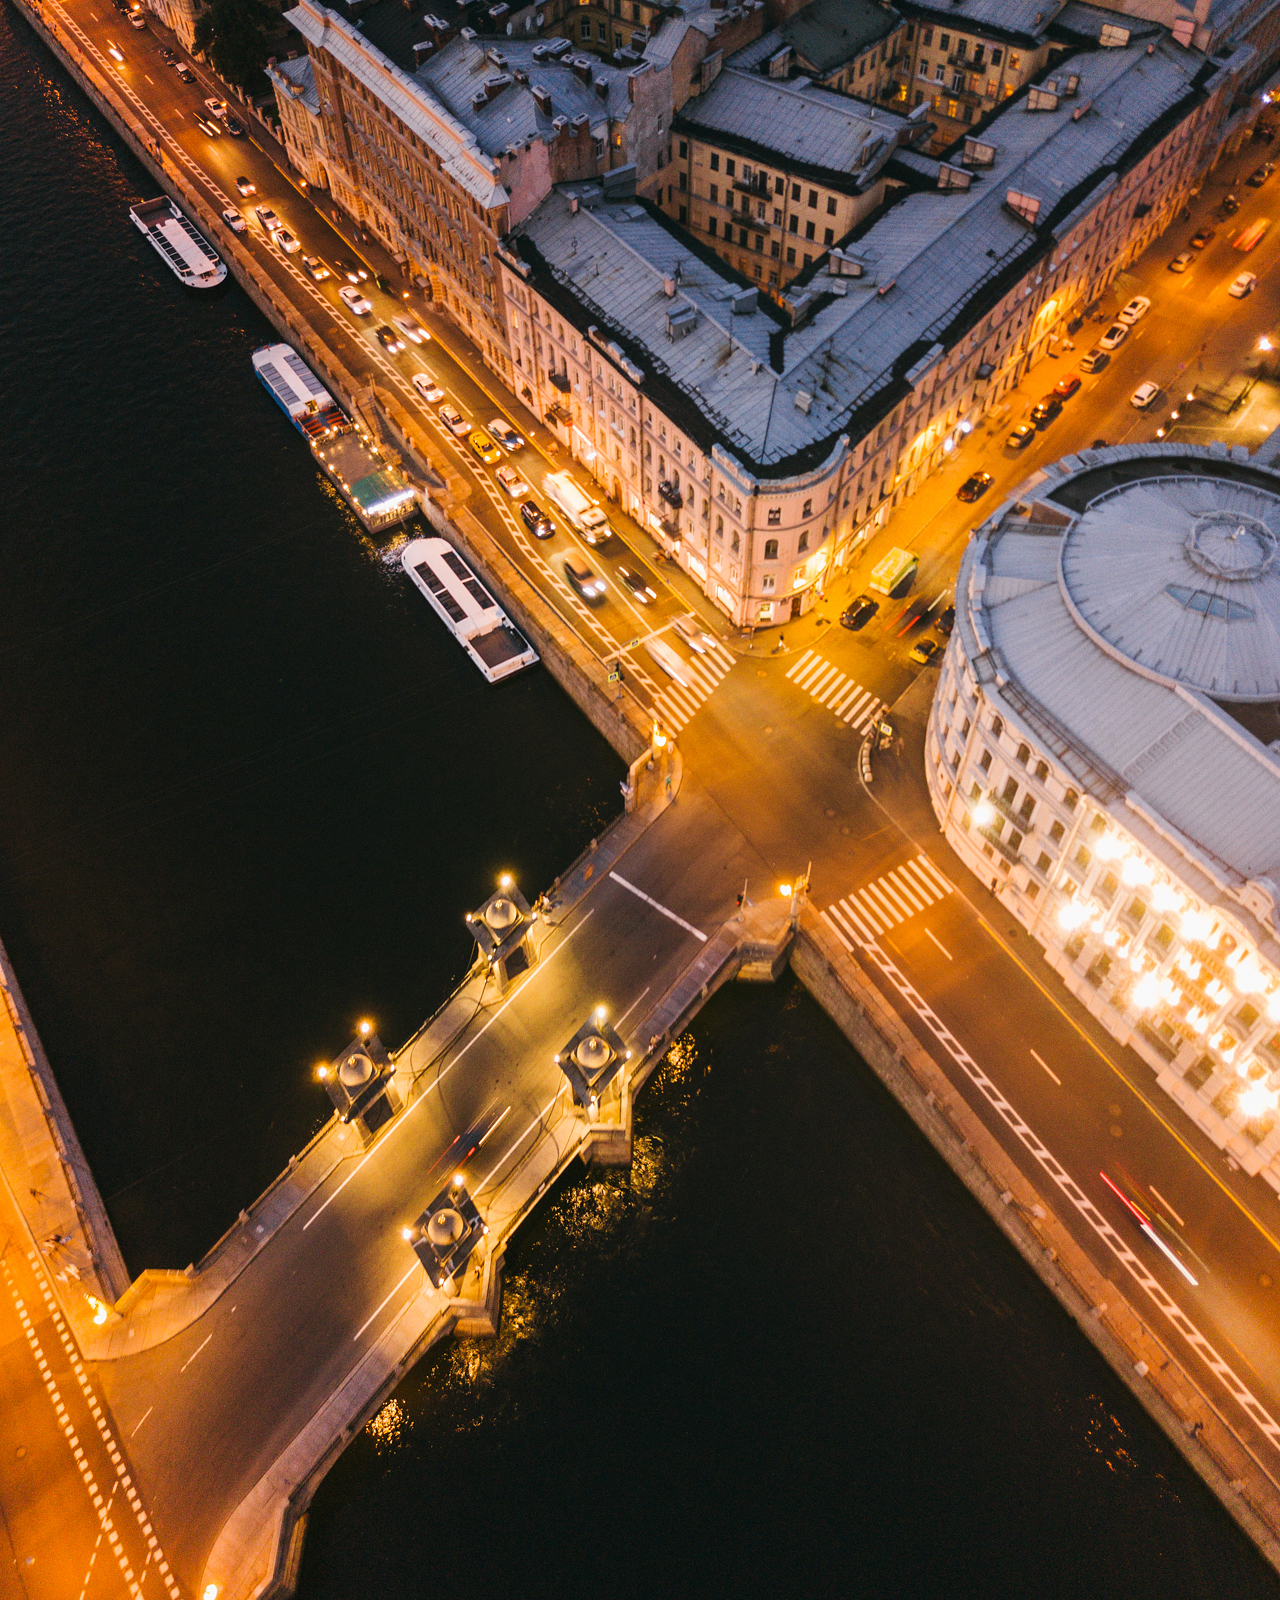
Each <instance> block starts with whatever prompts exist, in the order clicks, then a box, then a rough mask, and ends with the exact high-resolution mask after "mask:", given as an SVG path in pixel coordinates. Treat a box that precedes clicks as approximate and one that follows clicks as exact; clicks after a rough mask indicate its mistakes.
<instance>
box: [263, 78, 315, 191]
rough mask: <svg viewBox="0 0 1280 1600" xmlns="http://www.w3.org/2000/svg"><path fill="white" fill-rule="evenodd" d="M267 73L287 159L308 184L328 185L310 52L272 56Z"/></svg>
mask: <svg viewBox="0 0 1280 1600" xmlns="http://www.w3.org/2000/svg"><path fill="white" fill-rule="evenodd" d="M267 76H268V77H269V78H270V79H271V86H272V88H273V89H274V90H275V96H276V108H277V110H278V111H279V113H280V132H281V135H282V137H283V139H284V147H285V149H286V150H287V151H288V153H289V160H290V162H291V163H292V164H293V166H294V167H295V168H296V169H297V171H298V172H300V173H301V174H302V176H303V177H304V178H305V179H306V181H307V183H308V184H310V185H312V186H313V187H315V188H318V189H326V188H328V186H329V184H328V176H327V172H326V169H325V164H324V157H325V143H324V122H323V121H322V119H321V116H320V97H319V96H318V95H317V94H316V80H315V74H314V72H312V70H311V58H310V56H299V57H297V58H296V59H294V60H292V61H276V60H274V59H273V60H271V61H269V62H268V63H267Z"/></svg>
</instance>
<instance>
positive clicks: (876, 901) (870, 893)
mask: <svg viewBox="0 0 1280 1600" xmlns="http://www.w3.org/2000/svg"><path fill="white" fill-rule="evenodd" d="M858 899H859V900H861V901H862V903H863V905H865V906H867V907H868V908H869V909H871V910H872V911H874V912H875V913H876V915H877V916H878V917H879V918H880V919H881V921H882V922H883V923H884V925H885V927H886V928H892V927H893V926H894V924H895V923H898V922H901V921H902V913H901V912H900V911H899V910H898V908H897V907H896V906H895V905H894V904H893V902H892V901H891V900H889V899H887V898H886V897H885V895H884V894H882V893H881V891H880V889H879V888H878V887H877V886H876V885H875V884H874V883H868V884H866V885H865V886H864V887H863V889H862V890H861V891H860V893H859V895H858Z"/></svg>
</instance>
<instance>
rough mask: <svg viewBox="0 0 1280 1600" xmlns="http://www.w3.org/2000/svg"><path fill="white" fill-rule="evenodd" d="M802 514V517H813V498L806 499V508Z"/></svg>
mask: <svg viewBox="0 0 1280 1600" xmlns="http://www.w3.org/2000/svg"><path fill="white" fill-rule="evenodd" d="M800 515H801V516H802V517H811V516H812V515H813V501H812V500H806V501H805V503H804V509H803V510H802V511H801V513H800Z"/></svg>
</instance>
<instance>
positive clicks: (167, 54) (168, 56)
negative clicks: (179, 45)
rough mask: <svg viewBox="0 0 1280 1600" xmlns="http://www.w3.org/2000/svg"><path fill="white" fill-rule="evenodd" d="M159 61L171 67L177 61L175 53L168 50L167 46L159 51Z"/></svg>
mask: <svg viewBox="0 0 1280 1600" xmlns="http://www.w3.org/2000/svg"><path fill="white" fill-rule="evenodd" d="M160 59H161V60H162V61H164V62H167V63H168V65H169V66H172V65H173V63H174V62H175V61H176V60H177V59H178V56H177V52H176V51H174V50H170V48H169V46H168V45H165V46H164V48H163V49H162V50H161V51H160Z"/></svg>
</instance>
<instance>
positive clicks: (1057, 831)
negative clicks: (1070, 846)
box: [1049, 822, 1067, 844]
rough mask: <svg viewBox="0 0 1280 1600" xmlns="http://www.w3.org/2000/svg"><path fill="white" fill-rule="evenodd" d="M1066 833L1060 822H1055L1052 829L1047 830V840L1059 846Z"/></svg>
mask: <svg viewBox="0 0 1280 1600" xmlns="http://www.w3.org/2000/svg"><path fill="white" fill-rule="evenodd" d="M1066 831H1067V830H1066V829H1065V828H1064V827H1063V826H1062V824H1061V823H1060V822H1055V823H1054V825H1053V827H1052V828H1050V829H1049V838H1050V839H1051V841H1052V842H1053V843H1054V844H1061V843H1062V839H1063V835H1064V834H1065V833H1066Z"/></svg>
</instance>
